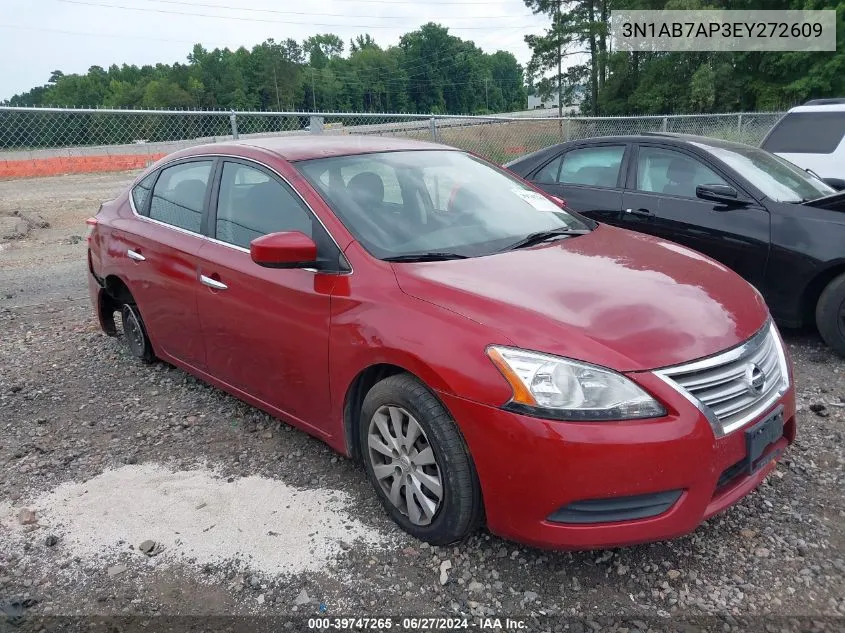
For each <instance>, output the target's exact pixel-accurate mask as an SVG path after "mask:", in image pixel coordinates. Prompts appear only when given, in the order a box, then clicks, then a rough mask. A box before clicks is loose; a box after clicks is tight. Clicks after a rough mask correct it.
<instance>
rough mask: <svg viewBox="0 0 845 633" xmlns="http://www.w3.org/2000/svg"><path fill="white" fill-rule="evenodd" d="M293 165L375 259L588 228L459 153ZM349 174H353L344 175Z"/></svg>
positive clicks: (482, 250) (481, 248) (466, 249)
mask: <svg viewBox="0 0 845 633" xmlns="http://www.w3.org/2000/svg"><path fill="white" fill-rule="evenodd" d="M294 165H295V167H296V168H297V169H299V171H300V172H301V173H302V174H303V175H304V176H305V177H306V178H307V179H308V180H309V182H311V184H312V185H313V186H314V187H315V188H316V189H317V190H318V191H319V192H320V193H321V195H322V196H323V197H324V199H325V200H326V201H327V202H328V204H329V205H330V206H331V207H332V210H333V211H334V212H335V214H336V215H337V216H338V217H339V219H340V220H341V221H342V222H343V223H344V224H345V225H346V227H347V228H348V229H349V231H350V232H351V233H352V234H353V235H354V236H355V238H356V239H357V240H358V241H359V242H361V244H362V245H363V246H364V248H366V249H367V250H368V251H369V252H370V253H371V254H373V255H374V256H375V257H378V258H381V259H386V258H393V257H397V256H398V257H401V256H403V255H413V254H416V253H423V252H425V253H434V252H440V253H443V252H448V253H454V254H456V255H458V256H461V257H475V256H481V255H489V254H492V253H494V252H498V251H501V250H504V249H505V248H507V247H508V246H509V245H512V244H514V243H516V242H519V241H520V240H521V239H522V238H524V237H526V236H527V235H529V234H532V233H537V232H542V231H550V230H557V229H574V230H588V229H589V228H591V227H592V226H593V225H592V224H591V223H590V221H589V220H584V219H581V218H579V217H578V216H575V215H573V214H571V213H568V212H566V211H565V210H563V209H561V208H560V207H559V206H557V205H556V204H555V203H554V202H552V201H551V200H550V199H549V198H547V197H545V196H544V195H542V194H540V193H538V192H537V191H535V190H534V189H532V188H530V187H528V186H527V185H525V184H524V183H523V182H521V181H519V180H517V179H515V178H513V177H511V176H509V175H507V174H506V173H504V172H501V171H498V170H496V169H493V168H492V167H490V166H488V165H487V164H485V163H484V162H482V161H480V160H478V159H476V158H473V157H472V156H470V155H468V154H464V153H463V152H459V151H445V150H444V151H440V150H432V151H428V150H426V151H398V152H385V153H378V154H362V155H351V156H341V157H334V158H319V159H313V160H306V161H300V162H298V163H295V164H294ZM350 173H354V174H355V175H354V176H353V177H352V178H347V177H346V176H347V175H349V174H350ZM397 188H398V189H397ZM391 191H396V192H397V193H396V195H397V196H401V197H391V193H390V192H391ZM397 200H398V201H397Z"/></svg>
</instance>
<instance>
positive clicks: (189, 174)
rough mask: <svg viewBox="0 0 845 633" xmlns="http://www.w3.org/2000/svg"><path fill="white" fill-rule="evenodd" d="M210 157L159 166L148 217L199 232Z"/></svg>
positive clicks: (209, 172) (209, 173)
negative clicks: (165, 167) (168, 165)
mask: <svg viewBox="0 0 845 633" xmlns="http://www.w3.org/2000/svg"><path fill="white" fill-rule="evenodd" d="M211 164H212V161H210V160H209V161H198V162H190V163H181V164H179V165H174V166H173V167H168V168H167V169H164V170H162V172H161V176H159V178H158V180H157V181H156V184H155V189H153V195H152V201H151V203H150V218H152V219H153V220H158V221H159V222H164V223H165V224H170V225H171V226H176V227H178V228H180V229H185V230H186V231H192V232H194V233H199V232H200V225H201V224H202V211H203V207H204V206H205V191H206V188H207V187H208V181H209V178H210V176H211Z"/></svg>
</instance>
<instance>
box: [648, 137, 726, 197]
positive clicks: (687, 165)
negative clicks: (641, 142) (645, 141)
mask: <svg viewBox="0 0 845 633" xmlns="http://www.w3.org/2000/svg"><path fill="white" fill-rule="evenodd" d="M727 184H728V183H726V182H725V180H724V179H723V178H722V177H721V176H719V175H718V174H716V172H714V171H713V170H712V169H710V168H709V167H707V166H706V165H704V164H703V163H702V162H701V161H698V160H696V159H695V158H693V157H692V156H687V155H686V154H682V153H681V152H675V151H673V150H670V149H662V148H659V147H640V151H639V154H638V155H637V189H638V190H640V191H649V192H652V193H662V194H666V195H668V196H682V197H684V198H695V197H696V196H695V188H696V186H698V185H727Z"/></svg>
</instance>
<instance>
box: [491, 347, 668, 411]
mask: <svg viewBox="0 0 845 633" xmlns="http://www.w3.org/2000/svg"><path fill="white" fill-rule="evenodd" d="M487 354H488V355H489V356H490V359H491V360H492V361H493V363H495V365H496V367H498V368H499V371H501V372H502V374H503V375H504V377H505V378H506V379H507V381H508V382H509V383H510V385H511V387H512V388H513V398H512V399H511V401H510V402H509V403H508V406H509V408H512V409H514V410H521V411H524V412H526V413H529V414H532V413H533V414H534V415H538V416H541V417H548V418H555V419H560V420H631V419H636V418H657V417H661V416H663V415H666V410H665V409H664V408H663V407H662V406H661V405H660V403H659V402H657V401H656V400H655V399H654V398H652V397H651V396H650V395H648V394H647V393H646V392H645V391H643V390H642V389H640V388H639V387H638V386H637V385H635V384H634V383H633V382H631V381H630V380H628V379H627V378H625V376H623V375H622V374H618V373H616V372H614V371H611V370H609V369H602V368H601V367H596V366H595V365H588V364H586V363H580V362H577V361H574V360H568V359H566V358H560V357H559V356H551V355H548V354H540V353H538V352H529V351H526V350H522V349H516V348H513V347H501V346H498V345H491V346H490V347H488V348H487Z"/></svg>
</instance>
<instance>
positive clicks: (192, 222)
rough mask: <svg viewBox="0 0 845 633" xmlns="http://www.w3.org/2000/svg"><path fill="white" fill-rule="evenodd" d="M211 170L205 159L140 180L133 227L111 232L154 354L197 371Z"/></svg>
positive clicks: (200, 359) (201, 353)
mask: <svg viewBox="0 0 845 633" xmlns="http://www.w3.org/2000/svg"><path fill="white" fill-rule="evenodd" d="M213 166H214V160H213V159H208V158H205V159H200V160H197V159H192V160H187V161H181V162H178V163H176V164H173V165H171V166H169V167H165V168H164V169H162V170H161V171H160V172H158V177H157V178H155V179H154V182H155V184H154V185H153V184H152V179H150V180H149V181H148V180H146V179H145V181H144V182H143V183H141V184H142V185H145V186H143V187H142V186H140V185H139V186H138V187H136V188H135V190H133V192H132V196H133V199H132V204H133V210H134V211H135V213H136V214H137V216H138V217H137V218H136V220H137V221H132V222H131V224H124V223H119V224H117V225H116V226H115V228H116V229H117V232H116V237H117V236H118V235H119V239H121V240H122V243H121V244H120V246H119V250H120V253H119V254H120V256H121V257H125V258H126V260H125V261H126V263H125V265H124V269H123V270H122V272H123V274H124V275H125V277H126V280H127V284H128V285H129V288H130V290H131V291H132V294H133V296H134V298H135V301H136V302H137V304H138V310H139V311H140V312H141V318H142V319H143V320H144V323H145V324H146V326H147V330H148V333H149V335H150V339H151V340H152V342H153V346H154V348H155V351H156V352H157V353H158V354H159V355H162V356H164V357H170V358H172V359H175V360H177V361H181V362H182V363H185V364H188V365H191V366H193V367H196V368H199V369H203V368H204V367H205V346H204V343H203V338H202V333H201V332H200V327H199V319H198V315H197V290H198V284H197V276H196V269H197V253H198V252H199V249H200V246H201V245H202V243H203V241H204V238H203V237H202V235H201V227H202V222H203V213H204V209H205V208H206V202H207V199H208V195H209V191H210V188H211V187H210V185H211V180H212V179H211V174H212V171H213ZM149 187H151V188H149ZM124 229H127V230H124Z"/></svg>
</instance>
